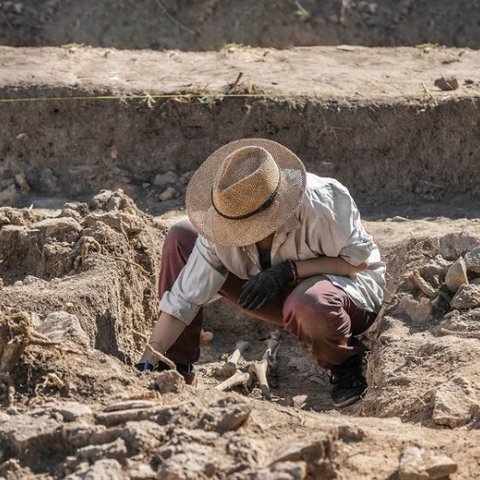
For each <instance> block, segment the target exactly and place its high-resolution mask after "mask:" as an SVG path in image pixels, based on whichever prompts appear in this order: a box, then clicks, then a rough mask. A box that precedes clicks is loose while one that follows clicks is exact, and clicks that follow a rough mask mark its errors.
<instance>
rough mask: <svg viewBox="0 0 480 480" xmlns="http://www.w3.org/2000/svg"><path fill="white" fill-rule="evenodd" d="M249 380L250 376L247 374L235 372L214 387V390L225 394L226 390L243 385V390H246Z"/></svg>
mask: <svg viewBox="0 0 480 480" xmlns="http://www.w3.org/2000/svg"><path fill="white" fill-rule="evenodd" d="M250 379H251V376H250V373H249V372H240V371H239V370H237V371H236V372H235V373H234V374H233V375H232V376H231V377H229V378H227V379H226V380H225V381H224V382H222V383H220V384H219V385H217V386H216V387H215V390H220V391H221V392H225V391H226V390H230V389H231V388H233V387H236V386H237V385H243V386H244V387H245V388H247V386H248V384H249V382H250Z"/></svg>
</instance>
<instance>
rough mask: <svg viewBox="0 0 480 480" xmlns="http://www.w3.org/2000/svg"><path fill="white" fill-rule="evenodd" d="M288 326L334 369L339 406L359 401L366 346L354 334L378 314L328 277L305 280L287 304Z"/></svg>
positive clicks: (334, 396) (334, 390) (335, 397)
mask: <svg viewBox="0 0 480 480" xmlns="http://www.w3.org/2000/svg"><path fill="white" fill-rule="evenodd" d="M284 319H285V328H286V329H287V330H289V331H291V332H293V333H295V334H296V335H297V336H298V338H299V339H300V340H302V341H304V342H306V343H307V344H309V346H310V349H311V352H312V354H313V357H314V358H315V359H316V360H317V361H318V363H319V364H320V365H321V366H323V367H324V368H328V369H330V372H331V377H330V381H331V383H332V385H333V386H332V391H331V397H332V401H333V404H334V405H335V406H336V407H346V406H347V405H351V404H352V403H355V402H356V401H357V400H359V399H360V398H361V397H362V395H363V393H364V392H365V389H366V388H367V383H366V381H365V378H364V377H363V374H362V357H363V353H364V349H363V348H362V345H361V343H360V342H355V341H354V340H355V339H354V337H353V335H357V334H359V333H362V332H364V331H365V330H366V329H367V328H368V327H370V325H372V323H373V322H374V320H375V314H374V313H372V312H367V311H365V310H362V309H360V308H358V307H357V306H356V305H355V304H354V303H353V301H352V300H351V299H350V297H349V296H348V295H347V294H346V293H345V292H344V291H343V290H342V289H341V288H338V287H336V286H335V285H333V284H332V283H331V282H330V281H329V280H328V279H326V278H325V277H312V278H309V279H307V280H304V281H303V282H301V283H300V284H299V285H298V286H297V287H296V288H295V289H294V290H293V291H292V292H291V293H290V295H289V296H288V298H287V300H286V301H285V303H284Z"/></svg>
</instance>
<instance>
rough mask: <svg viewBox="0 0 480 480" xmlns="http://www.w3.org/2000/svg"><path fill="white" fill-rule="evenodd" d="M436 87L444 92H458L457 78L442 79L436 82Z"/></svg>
mask: <svg viewBox="0 0 480 480" xmlns="http://www.w3.org/2000/svg"><path fill="white" fill-rule="evenodd" d="M434 85H435V86H436V87H438V88H439V89H440V90H444V91H449V90H456V89H457V88H458V80H457V79H456V78H455V77H440V78H437V79H436V80H435V82H434Z"/></svg>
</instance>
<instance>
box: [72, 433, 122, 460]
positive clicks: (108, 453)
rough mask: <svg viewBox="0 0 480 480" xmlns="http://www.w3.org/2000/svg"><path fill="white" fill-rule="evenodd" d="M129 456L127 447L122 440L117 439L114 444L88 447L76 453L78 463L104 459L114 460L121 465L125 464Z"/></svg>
mask: <svg viewBox="0 0 480 480" xmlns="http://www.w3.org/2000/svg"><path fill="white" fill-rule="evenodd" d="M127 454H128V452H127V446H126V445H125V441H124V440H123V439H122V438H117V439H116V440H115V441H114V442H111V443H104V444H102V445H87V446H86V447H82V448H79V449H78V450H77V451H76V457H77V461H87V462H90V463H93V462H95V461H97V460H101V459H102V458H114V459H115V460H117V461H118V462H120V463H125V460H126V458H127Z"/></svg>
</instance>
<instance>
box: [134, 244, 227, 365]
mask: <svg viewBox="0 0 480 480" xmlns="http://www.w3.org/2000/svg"><path fill="white" fill-rule="evenodd" d="M227 273H228V272H227V271H226V269H225V268H224V267H223V265H222V263H221V262H220V260H219V258H218V257H217V255H216V253H215V249H214V247H213V246H212V245H211V244H210V243H209V242H207V241H206V240H205V239H204V238H203V237H201V236H199V237H198V238H197V241H196V242H195V246H194V248H193V250H192V253H191V254H190V256H189V258H188V261H187V263H186V265H185V267H184V268H183V269H182V271H181V272H180V274H179V276H178V277H177V279H176V280H175V283H174V284H173V286H172V288H171V291H167V292H165V293H164V294H163V297H162V298H161V299H160V302H159V306H158V308H159V311H160V314H159V316H158V319H157V323H156V324H155V327H154V329H153V331H152V335H151V337H150V343H151V346H152V347H153V348H154V349H155V350H156V351H158V352H159V353H161V354H162V355H163V354H165V352H166V351H167V350H168V349H169V348H170V347H171V346H172V345H173V344H174V343H175V341H176V340H177V338H178V337H179V336H180V335H181V334H182V332H183V331H184V330H185V328H186V327H187V326H188V325H190V323H191V322H192V321H193V319H194V318H195V316H196V315H197V313H198V310H199V309H200V308H201V307H202V306H203V305H205V304H207V303H208V302H209V301H210V300H211V299H212V298H213V297H214V296H215V294H216V293H218V291H219V290H220V288H221V287H222V285H223V283H224V282H225V279H226V277H227ZM145 361H148V362H150V363H152V364H153V365H155V364H156V363H157V359H154V355H152V353H151V352H150V351H148V349H147V350H146V351H145V353H144V354H143V356H142V358H141V361H140V363H144V362H145Z"/></svg>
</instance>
